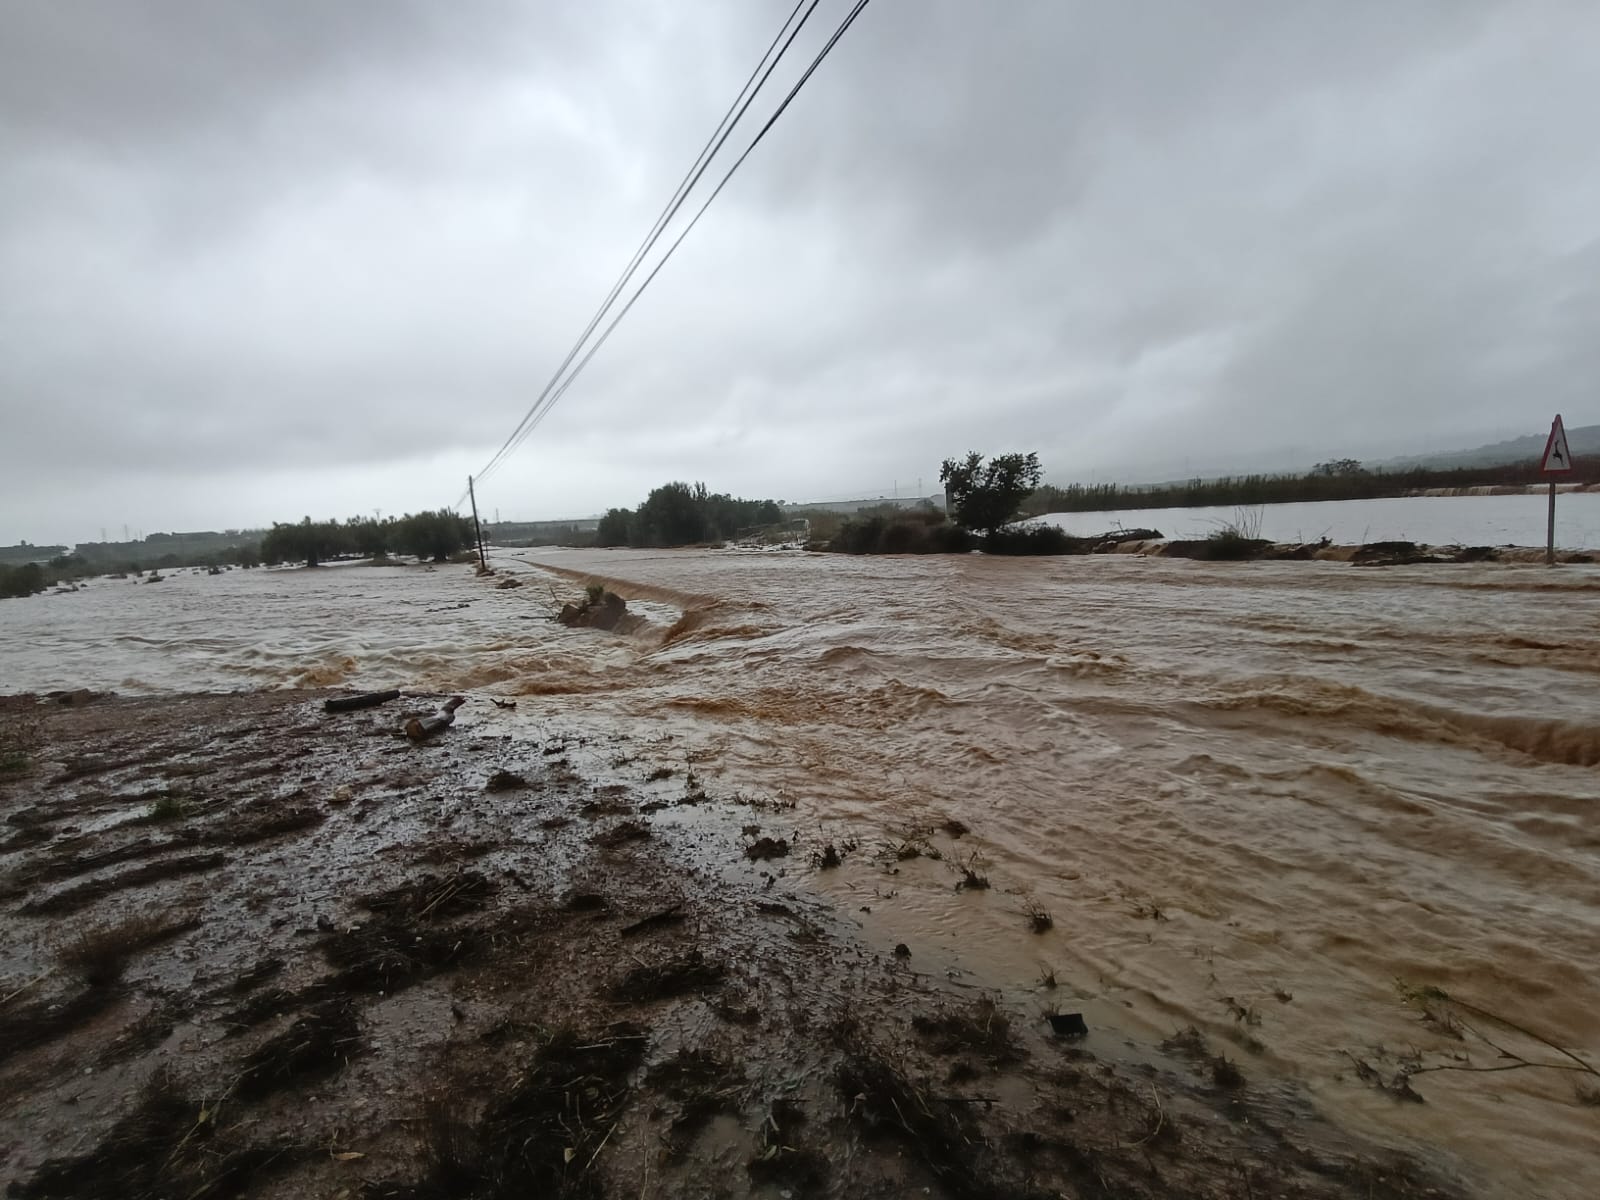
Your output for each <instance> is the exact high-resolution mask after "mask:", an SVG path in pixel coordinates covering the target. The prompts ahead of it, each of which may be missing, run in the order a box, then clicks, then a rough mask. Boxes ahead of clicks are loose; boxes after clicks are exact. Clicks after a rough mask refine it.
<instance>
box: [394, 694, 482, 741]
mask: <svg viewBox="0 0 1600 1200" xmlns="http://www.w3.org/2000/svg"><path fill="white" fill-rule="evenodd" d="M466 702H467V698H466V697H465V696H452V697H450V699H448V700H446V701H445V702H444V707H442V708H441V709H440V710H439V711H438V712H436V713H434V714H433V716H431V717H412V718H411V720H409V721H407V722H406V736H407V737H408V738H410V739H411V740H412V741H413V742H422V741H426V740H427V739H428V738H431V737H432V736H433V735H434V734H436V733H441V732H443V731H444V730H446V729H449V728H450V726H452V725H454V724H455V721H456V709H458V708H460V707H461V706H462V705H463V704H465V703H466Z"/></svg>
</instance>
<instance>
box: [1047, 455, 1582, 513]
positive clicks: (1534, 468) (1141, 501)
mask: <svg viewBox="0 0 1600 1200" xmlns="http://www.w3.org/2000/svg"><path fill="white" fill-rule="evenodd" d="M1547 482H1548V479H1547V477H1545V476H1543V475H1541V474H1540V473H1539V464H1538V463H1536V462H1527V463H1511V464H1506V465H1502V466H1496V467H1448V468H1433V467H1408V468H1405V469H1402V470H1398V471H1370V470H1367V469H1366V468H1365V467H1363V466H1362V465H1361V464H1360V463H1359V462H1356V461H1355V460H1354V459H1338V460H1335V461H1333V462H1328V463H1319V464H1317V466H1315V467H1313V468H1312V469H1311V470H1310V471H1308V472H1306V473H1305V474H1303V475H1226V476H1223V477H1221V478H1219V479H1190V480H1187V481H1185V482H1182V483H1170V484H1156V485H1153V486H1128V485H1125V484H1120V483H1093V484H1083V483H1073V484H1069V485H1067V486H1066V487H1053V486H1051V485H1050V484H1045V485H1043V486H1041V487H1039V488H1037V489H1036V490H1035V491H1034V493H1033V494H1032V495H1031V496H1030V497H1028V500H1027V502H1026V504H1025V505H1024V506H1023V513H1024V515H1026V516H1030V517H1037V516H1043V515H1044V514H1045V513H1055V512H1101V511H1109V510H1115V509H1137V508H1207V507H1216V506H1234V507H1253V506H1255V505H1258V504H1289V503H1294V502H1297V501H1314V500H1387V499H1392V498H1394V497H1397V496H1405V495H1407V494H1409V493H1411V492H1415V491H1424V490H1427V489H1432V488H1474V487H1526V486H1528V485H1529V484H1537V483H1547ZM1562 482H1565V483H1585V484H1588V483H1600V457H1594V456H1589V457H1586V458H1582V457H1575V458H1574V459H1573V470H1572V473H1571V474H1570V475H1565V476H1562Z"/></svg>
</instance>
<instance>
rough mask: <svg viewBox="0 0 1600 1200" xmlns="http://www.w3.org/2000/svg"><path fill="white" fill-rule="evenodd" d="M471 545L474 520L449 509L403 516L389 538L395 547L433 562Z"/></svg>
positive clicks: (392, 546) (442, 560)
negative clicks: (469, 519) (392, 535)
mask: <svg viewBox="0 0 1600 1200" xmlns="http://www.w3.org/2000/svg"><path fill="white" fill-rule="evenodd" d="M472 544H473V536H472V522H470V521H468V520H467V519H466V518H465V517H462V516H458V515H457V514H455V513H453V512H451V511H450V510H449V509H448V508H441V509H438V510H437V511H435V512H420V513H416V514H407V515H406V516H404V517H401V518H400V520H399V521H398V522H396V528H395V533H394V537H392V538H391V539H390V546H391V548H392V549H396V550H399V551H401V552H402V553H405V554H415V555H416V556H417V557H418V558H431V559H433V561H434V562H444V561H446V560H447V559H448V558H449V557H450V556H451V555H452V554H454V553H455V552H456V551H458V550H464V549H466V548H467V547H468V546H470V545H472Z"/></svg>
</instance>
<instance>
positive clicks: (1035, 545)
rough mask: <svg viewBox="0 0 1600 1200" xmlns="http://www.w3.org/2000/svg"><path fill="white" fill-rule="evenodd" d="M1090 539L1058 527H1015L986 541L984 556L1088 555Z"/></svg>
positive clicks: (1001, 530)
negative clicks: (1076, 535)
mask: <svg viewBox="0 0 1600 1200" xmlns="http://www.w3.org/2000/svg"><path fill="white" fill-rule="evenodd" d="M1090 545H1091V543H1090V541H1089V539H1088V538H1079V537H1073V536H1072V535H1071V534H1070V533H1068V532H1067V531H1066V530H1064V529H1062V528H1060V527H1059V526H1056V525H1014V526H1011V527H1009V528H1006V529H997V530H995V531H994V532H993V533H991V534H989V536H987V537H986V538H984V539H983V546H982V549H983V552H984V553H985V554H1087V553H1089V549H1090Z"/></svg>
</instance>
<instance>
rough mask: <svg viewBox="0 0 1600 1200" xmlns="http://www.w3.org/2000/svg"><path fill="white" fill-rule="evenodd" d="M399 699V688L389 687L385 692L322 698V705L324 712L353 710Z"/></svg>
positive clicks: (373, 706)
mask: <svg viewBox="0 0 1600 1200" xmlns="http://www.w3.org/2000/svg"><path fill="white" fill-rule="evenodd" d="M398 699H400V689H399V688H390V689H389V690H388V691H387V692H363V693H362V694H361V695H359V696H337V697H335V698H334V699H332V700H324V701H323V702H322V707H323V709H324V711H326V712H353V711H355V710H356V709H358V708H376V707H377V706H378V705H380V704H387V703H389V701H391V700H398Z"/></svg>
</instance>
